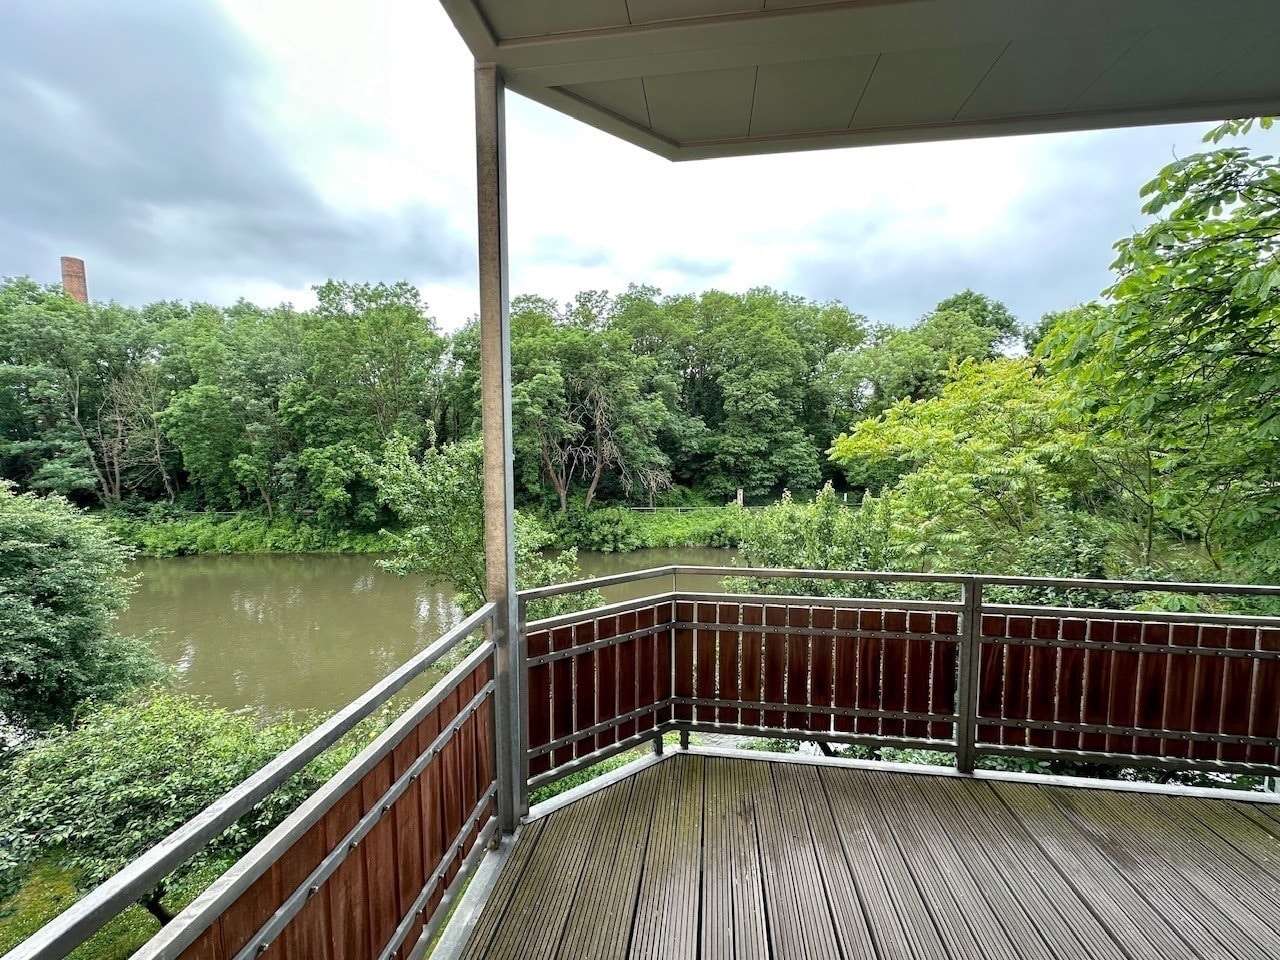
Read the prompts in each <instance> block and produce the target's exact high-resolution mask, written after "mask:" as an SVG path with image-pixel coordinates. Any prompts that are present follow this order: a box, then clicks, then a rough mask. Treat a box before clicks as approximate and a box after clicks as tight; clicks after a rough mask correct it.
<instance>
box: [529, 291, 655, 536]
mask: <svg viewBox="0 0 1280 960" xmlns="http://www.w3.org/2000/svg"><path fill="white" fill-rule="evenodd" d="M603 309H605V307H604V306H603V305H602V302H601V300H600V295H598V294H592V295H590V296H580V297H579V299H578V301H576V302H575V304H572V305H570V309H569V310H568V311H566V313H565V314H564V315H563V316H560V315H558V314H557V311H556V308H555V306H554V304H551V303H550V302H549V301H546V300H542V299H538V298H533V297H521V298H517V299H516V302H515V304H514V305H513V314H512V329H513V334H512V337H513V348H512V352H513V356H512V378H513V387H512V414H513V421H514V423H513V428H514V431H515V437H516V440H515V445H516V448H517V456H518V457H519V458H520V459H521V461H522V462H523V464H524V470H525V472H526V477H527V476H528V474H529V472H530V471H540V472H541V475H542V476H543V477H544V478H545V479H546V480H547V482H548V483H550V485H551V487H552V489H553V490H554V492H555V494H556V496H557V498H558V500H559V505H560V510H561V512H563V511H565V510H567V509H568V503H569V499H570V497H571V495H572V493H573V491H574V489H575V486H579V485H580V486H582V487H583V490H584V493H583V496H584V502H585V505H586V506H587V507H590V506H591V503H592V501H593V500H594V499H595V498H596V496H597V494H598V493H599V492H600V490H601V485H602V483H604V482H608V481H613V482H614V483H615V484H616V485H617V486H618V487H619V488H620V490H621V492H622V493H623V494H624V495H625V494H628V493H630V492H631V491H632V490H633V489H636V488H639V489H640V490H642V491H644V492H645V493H647V494H649V495H652V494H653V493H655V492H656V491H658V490H660V489H662V488H664V487H665V486H667V485H668V484H669V483H670V476H671V474H670V463H671V461H670V458H669V457H668V455H667V454H666V453H665V452H664V451H663V450H662V449H661V447H660V446H659V444H658V439H659V436H660V435H661V434H662V433H663V431H665V430H668V429H669V428H670V427H671V425H672V423H673V422H674V421H675V420H676V419H678V417H679V412H678V409H677V397H676V387H675V383H674V381H673V380H672V379H671V378H670V377H669V376H667V375H665V373H664V372H663V371H662V370H661V369H660V367H659V365H658V364H657V362H656V361H655V360H654V358H652V357H649V356H646V355H644V354H640V353H637V352H636V351H635V350H633V349H632V343H631V341H630V339H629V338H628V337H627V336H626V335H625V333H623V332H622V331H618V330H611V329H605V328H603V321H602V320H600V319H599V318H598V311H600V310H603ZM534 465H536V466H534Z"/></svg>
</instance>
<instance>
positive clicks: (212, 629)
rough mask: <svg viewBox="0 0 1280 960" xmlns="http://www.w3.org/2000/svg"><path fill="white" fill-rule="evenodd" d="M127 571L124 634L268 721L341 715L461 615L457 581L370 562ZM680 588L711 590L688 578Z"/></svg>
mask: <svg viewBox="0 0 1280 960" xmlns="http://www.w3.org/2000/svg"><path fill="white" fill-rule="evenodd" d="M732 558H733V552H732V551H728V550H715V549H697V548H683V549H674V550H640V551H636V552H634V553H625V554H614V553H586V552H584V553H581V554H579V562H580V565H581V567H582V571H583V575H584V576H607V575H609V574H614V573H623V572H626V571H630V570H641V569H644V568H646V567H655V566H661V565H663V564H669V563H688V564H714V565H728V564H731V563H732V562H733V561H732ZM134 571H135V572H136V573H138V574H139V578H138V586H137V590H136V592H135V593H134V596H133V600H132V601H131V603H130V605H129V609H128V610H127V611H126V612H125V613H124V614H123V615H122V616H121V618H120V621H119V624H118V626H119V629H120V631H121V632H122V633H129V634H143V633H147V632H148V631H152V632H153V635H154V642H155V646H156V650H157V651H158V652H159V654H160V656H161V657H162V658H163V659H165V660H166V661H167V662H168V663H170V664H172V665H173V666H174V669H175V678H174V686H175V687H176V688H177V689H179V690H182V691H184V692H187V693H193V694H197V695H200V696H204V697H208V698H209V699H211V700H212V701H213V702H215V703H217V704H219V705H221V706H226V707H233V708H238V707H252V708H254V709H255V710H257V711H259V712H260V713H262V714H264V715H271V714H276V713H279V712H281V711H286V710H333V709H335V708H337V707H340V706H342V705H343V704H345V703H347V702H348V701H349V700H351V699H353V698H354V697H356V696H357V695H358V694H360V693H362V692H363V691H364V690H366V689H367V688H368V687H369V686H371V685H372V684H373V683H375V682H376V681H377V680H378V679H379V678H381V677H383V676H385V675H386V674H388V673H390V672H391V671H392V670H394V669H395V668H396V667H397V666H399V665H400V664H401V663H403V662H404V661H405V660H407V659H408V658H409V657H411V656H412V655H413V654H414V653H416V652H417V651H418V650H421V649H422V648H423V647H425V646H427V645H428V644H429V643H431V642H432V641H433V640H435V639H436V638H437V637H439V636H440V635H441V634H442V633H444V631H446V630H447V629H449V627H451V626H453V624H455V623H457V622H458V620H459V619H460V617H461V614H460V612H459V609H458V607H457V605H456V604H455V602H454V599H453V597H454V589H453V585H452V584H450V583H448V582H447V581H439V580H436V581H432V580H428V579H424V578H423V577H415V576H410V577H400V576H397V575H396V574H393V573H388V572H387V571H385V570H382V569H380V568H379V567H378V566H377V562H376V560H375V558H372V557H360V556H355V557H353V556H340V555H333V554H306V555H276V554H264V555H253V556H199V557H176V558H172V559H162V560H154V559H146V560H139V561H138V562H137V563H136V564H135V565H134ZM681 586H682V587H686V586H687V587H688V588H691V589H709V588H710V587H709V584H698V583H689V582H688V578H686V579H685V580H682V581H681ZM655 589H657V588H656V587H655V586H654V584H653V583H652V582H650V583H648V584H644V583H633V584H625V585H623V586H620V587H612V588H609V589H607V590H605V591H604V593H605V597H606V599H608V600H610V601H617V600H625V599H630V598H631V597H638V596H643V595H644V594H645V593H649V592H653V591H654V590H655Z"/></svg>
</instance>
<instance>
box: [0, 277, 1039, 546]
mask: <svg viewBox="0 0 1280 960" xmlns="http://www.w3.org/2000/svg"><path fill="white" fill-rule="evenodd" d="M316 294H317V305H316V306H315V307H314V308H312V309H310V310H298V309H294V308H292V307H289V306H281V307H277V308H274V309H264V308H261V307H257V306H254V305H252V304H249V303H245V302H241V303H238V304H236V305H235V306H233V307H230V308H226V309H222V308H218V307H214V306H210V305H207V304H181V303H176V302H167V303H156V304H151V305H149V306H146V307H143V308H141V309H132V308H128V307H124V306H120V305H118V304H114V303H112V304H91V305H85V304H80V303H77V302H76V301H74V300H71V299H70V298H68V297H66V296H64V295H63V294H62V293H61V292H60V290H58V289H57V288H52V287H41V286H39V285H37V284H35V283H33V282H31V281H30V280H27V279H17V280H9V281H6V282H5V283H4V285H3V287H0V330H2V331H3V332H2V333H0V361H3V362H2V365H0V377H3V383H4V387H5V391H4V399H3V406H2V407H0V437H2V439H0V471H2V473H3V476H4V477H6V478H8V479H11V480H13V481H15V482H16V483H17V484H18V485H19V487H20V488H22V489H30V490H36V491H44V492H57V493H62V494H65V495H67V496H70V497H72V498H73V499H75V500H76V501H78V502H80V503H82V504H100V505H104V506H108V507H120V506H127V505H129V504H139V503H143V504H145V503H152V502H164V503H171V504H175V505H180V506H182V507H185V508H187V509H191V510H241V509H245V508H252V509H257V510H261V511H263V512H265V513H266V514H267V515H268V516H275V515H276V514H285V515H290V516H295V517H298V516H305V517H311V518H315V519H316V520H317V521H318V522H319V523H321V524H324V525H328V526H332V527H341V528H354V529H376V528H377V527H378V525H379V524H381V523H383V522H385V521H386V519H387V516H386V513H385V511H384V510H383V509H382V507H381V506H380V505H379V502H378V492H377V490H376V488H375V485H374V483H373V482H372V480H371V476H372V474H373V472H374V468H373V465H375V464H376V463H377V462H379V461H380V460H381V458H382V457H383V455H384V450H385V448H386V446H387V444H388V443H389V442H391V441H392V440H393V439H404V440H407V441H408V443H409V444H410V446H411V447H412V448H414V449H416V450H419V451H421V450H424V449H426V448H428V447H431V446H433V445H440V444H445V443H450V442H454V441H457V440H461V439H464V438H466V437H469V436H473V435H475V434H477V433H478V432H479V429H480V412H479V409H480V407H479V394H480V384H479V365H478V353H479V344H478V332H477V329H476V327H475V324H474V323H472V324H469V325H467V326H465V327H463V328H462V329H461V330H459V331H458V332H457V333H455V334H453V335H452V336H448V335H444V334H442V333H441V332H440V331H439V328H438V326H437V324H436V322H435V321H434V320H433V319H432V317H431V316H430V315H429V313H428V312H427V309H426V306H425V305H424V304H423V302H422V301H421V299H420V296H419V294H418V291H417V290H416V289H414V288H413V287H412V286H410V285H409V284H406V283H399V284H392V285H384V284H348V283H339V282H335V281H331V282H329V283H326V284H324V285H323V286H321V287H318V288H317V290H316ZM512 329H513V350H512V353H513V358H512V362H513V378H514V383H515V387H514V398H513V408H514V430H515V448H516V460H517V468H518V473H519V485H520V494H521V497H522V499H523V500H525V501H526V502H530V503H535V504H539V505H546V506H548V507H550V508H555V509H560V510H565V509H567V508H568V507H569V505H570V504H572V503H580V504H582V505H583V506H585V507H590V506H592V505H593V504H596V503H599V502H601V501H615V502H616V501H631V502H637V503H647V504H653V503H655V502H685V501H689V500H692V501H699V500H706V499H710V500H712V501H716V500H719V501H723V500H725V499H728V498H731V497H733V496H734V494H735V492H736V490H737V489H738V488H742V489H743V490H744V491H745V492H746V494H747V495H748V496H753V497H759V496H766V495H769V494H774V493H777V492H779V491H781V490H782V489H783V488H787V487H789V488H793V489H807V490H813V489H816V488H817V487H819V486H820V485H821V483H822V482H823V481H824V480H828V479H832V478H834V477H837V476H838V471H837V469H836V467H835V465H833V464H832V462H831V461H830V460H829V459H828V458H827V455H826V453H827V449H828V448H829V447H830V445H831V442H832V440H833V439H834V438H835V436H836V435H838V434H839V433H840V431H842V430H844V429H846V428H847V427H848V425H849V423H850V421H851V420H852V419H854V418H858V417H864V416H870V415H873V414H875V413H878V412H880V411H882V410H884V409H886V408H887V407H888V406H889V405H890V404H892V403H893V402H894V401H896V400H898V399H902V398H908V399H916V398H920V397H923V396H928V395H931V394H932V393H933V392H935V391H936V389H937V387H938V386H939V385H940V384H941V382H942V380H943V379H944V377H945V374H946V371H947V369H948V368H949V366H950V365H951V364H952V363H954V362H956V361H958V360H963V359H966V358H977V359H982V358H990V357H993V356H995V355H996V354H997V352H998V350H999V349H1000V347H1001V345H1002V344H1006V343H1008V342H1009V341H1010V340H1011V338H1012V337H1013V335H1014V333H1015V324H1014V321H1013V318H1012V317H1011V316H1010V315H1009V313H1008V311H1007V310H1006V309H1005V308H1004V307H1002V306H1001V305H999V304H997V303H994V302H992V301H990V300H988V299H987V298H985V297H982V296H980V295H978V294H974V293H971V292H966V293H963V294H960V295H958V296H956V297H952V298H950V299H949V300H946V301H944V302H943V303H941V304H939V305H938V308H937V309H936V310H935V311H934V312H932V313H931V314H929V315H928V316H927V317H926V318H924V319H923V320H922V321H921V322H920V323H919V324H918V325H917V326H916V327H915V328H913V329H910V330H901V329H894V328H891V327H877V326H873V325H871V324H869V323H868V322H867V320H866V319H865V318H864V317H862V316H860V315H858V314H856V313H853V312H851V311H850V310H849V309H847V308H846V307H844V306H843V305H841V304H838V303H827V304H817V303H813V302H811V301H807V300H804V299H803V298H800V297H795V296H792V295H789V294H785V293H780V292H777V291H773V290H767V289H759V290H752V291H749V292H747V293H745V294H741V295H735V294H729V293H723V292H720V291H709V292H707V293H704V294H701V295H699V296H667V297H664V296H662V295H661V294H660V293H659V292H658V291H657V290H655V289H653V288H650V287H632V288H631V289H629V290H628V291H627V292H626V293H624V294H622V295H621V296H618V297H609V296H607V295H605V294H603V293H599V292H594V291H590V292H585V293H582V294H579V295H578V296H577V297H576V298H575V299H574V300H573V301H572V302H571V303H569V304H565V305H560V304H556V303H554V302H552V301H550V300H546V299H542V298H537V297H527V296H526V297H519V298H517V299H516V300H515V302H514V303H513V305H512Z"/></svg>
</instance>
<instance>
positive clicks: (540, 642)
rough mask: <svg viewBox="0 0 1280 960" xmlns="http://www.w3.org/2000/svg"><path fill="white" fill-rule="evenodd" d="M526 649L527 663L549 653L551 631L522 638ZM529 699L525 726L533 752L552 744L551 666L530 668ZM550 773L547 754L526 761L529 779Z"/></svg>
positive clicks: (527, 678) (545, 664)
mask: <svg viewBox="0 0 1280 960" xmlns="http://www.w3.org/2000/svg"><path fill="white" fill-rule="evenodd" d="M525 648H526V649H527V650H528V656H529V657H530V659H532V658H534V657H541V656H545V655H546V654H548V653H550V652H551V631H549V630H534V631H531V632H530V633H529V634H528V635H527V637H526V638H525ZM525 677H526V679H525V682H526V683H527V684H528V695H529V719H528V722H527V730H528V734H527V736H528V739H529V749H530V750H536V749H537V748H539V747H545V746H546V745H547V744H548V743H550V742H551V664H549V663H539V664H535V665H534V666H531V667H529V669H528V670H527V671H526V674H525ZM550 769H551V756H550V754H546V753H544V754H542V755H541V756H536V757H531V758H530V759H529V775H530V776H537V775H538V774H540V773H546V771H548V770H550Z"/></svg>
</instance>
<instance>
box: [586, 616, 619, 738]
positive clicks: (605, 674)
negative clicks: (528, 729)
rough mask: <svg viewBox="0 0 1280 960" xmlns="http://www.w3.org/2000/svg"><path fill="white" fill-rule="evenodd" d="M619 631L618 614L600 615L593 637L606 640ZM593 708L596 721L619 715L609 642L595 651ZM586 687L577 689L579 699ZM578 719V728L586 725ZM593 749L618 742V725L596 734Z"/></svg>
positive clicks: (614, 650) (613, 656)
mask: <svg viewBox="0 0 1280 960" xmlns="http://www.w3.org/2000/svg"><path fill="white" fill-rule="evenodd" d="M617 635H618V618H617V617H602V618H601V619H600V620H597V621H596V639H598V640H607V639H609V638H610V637H616V636H617ZM595 691H596V712H595V720H594V722H595V723H604V722H605V721H607V720H613V719H615V718H616V717H617V716H618V648H617V647H615V646H614V645H612V644H610V645H609V646H607V647H601V648H600V649H599V650H597V651H596V677H595ZM585 695H586V691H585V689H580V690H579V691H578V698H579V701H580V702H581V700H582V698H583V697H584V696H585ZM578 722H579V725H580V726H579V729H581V728H582V727H584V726H586V724H584V723H582V721H581V719H580V720H579V721H578ZM595 740H596V749H597V750H603V749H605V748H606V747H610V746H612V745H613V744H615V743H617V742H618V728H617V727H606V728H605V729H603V730H601V731H600V732H599V733H597V734H596V737H595ZM585 742H590V741H585Z"/></svg>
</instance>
